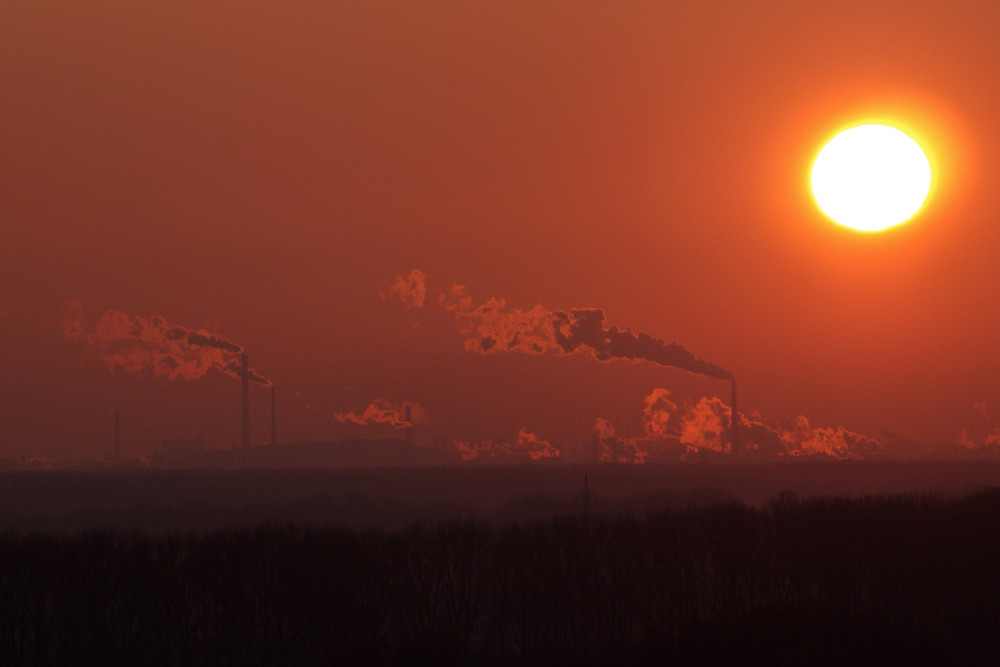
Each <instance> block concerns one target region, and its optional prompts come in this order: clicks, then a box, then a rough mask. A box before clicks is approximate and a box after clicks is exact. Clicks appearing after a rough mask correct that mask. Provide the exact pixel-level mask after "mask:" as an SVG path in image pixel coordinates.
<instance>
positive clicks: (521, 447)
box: [452, 428, 560, 461]
mask: <svg viewBox="0 0 1000 667" xmlns="http://www.w3.org/2000/svg"><path fill="white" fill-rule="evenodd" d="M452 447H453V448H454V449H455V451H457V452H458V454H459V456H461V457H462V460H463V461H484V460H496V459H501V458H517V457H524V456H527V457H528V458H530V459H531V460H532V461H540V460H541V459H555V458H559V455H560V452H559V450H558V449H557V448H555V447H553V446H552V444H551V443H550V442H548V441H547V440H544V439H542V438H540V437H538V436H537V435H535V434H534V433H531V432H529V431H526V430H525V429H523V428H522V429H521V430H520V431H518V433H517V441H516V442H501V441H496V440H475V441H466V440H453V441H452Z"/></svg>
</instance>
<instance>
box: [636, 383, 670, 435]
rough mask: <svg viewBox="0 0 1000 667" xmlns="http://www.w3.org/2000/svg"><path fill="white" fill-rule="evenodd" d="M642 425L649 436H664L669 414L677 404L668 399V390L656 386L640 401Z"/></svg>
mask: <svg viewBox="0 0 1000 667" xmlns="http://www.w3.org/2000/svg"><path fill="white" fill-rule="evenodd" d="M642 403H643V407H642V425H643V428H644V430H645V431H646V435H647V436H649V437H650V438H665V437H666V436H667V435H668V430H667V423H668V422H669V421H670V415H671V414H673V413H674V411H675V410H677V404H676V403H674V402H673V401H671V400H670V391H669V390H667V389H662V388H660V387H657V388H656V389H653V391H652V392H650V394H649V396H647V397H646V398H644V399H643V401H642Z"/></svg>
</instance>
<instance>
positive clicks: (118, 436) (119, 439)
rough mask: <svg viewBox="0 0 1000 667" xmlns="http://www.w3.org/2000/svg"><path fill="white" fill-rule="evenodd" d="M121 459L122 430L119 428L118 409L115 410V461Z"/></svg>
mask: <svg viewBox="0 0 1000 667" xmlns="http://www.w3.org/2000/svg"><path fill="white" fill-rule="evenodd" d="M121 460H122V432H121V428H119V422H118V410H115V461H121Z"/></svg>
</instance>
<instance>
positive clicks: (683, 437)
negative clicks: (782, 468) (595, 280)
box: [594, 388, 1000, 463]
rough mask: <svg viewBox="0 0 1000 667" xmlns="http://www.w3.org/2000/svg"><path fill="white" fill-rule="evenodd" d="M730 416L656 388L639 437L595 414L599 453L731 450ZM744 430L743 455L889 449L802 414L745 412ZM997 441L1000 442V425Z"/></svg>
mask: <svg viewBox="0 0 1000 667" xmlns="http://www.w3.org/2000/svg"><path fill="white" fill-rule="evenodd" d="M730 415H731V410H730V406H729V405H728V404H726V403H724V402H723V401H722V399H720V398H718V397H714V396H713V397H707V396H706V397H702V398H701V399H699V400H698V401H696V402H689V403H687V404H686V406H685V407H684V408H683V409H682V408H679V407H678V406H677V404H675V403H674V402H673V401H672V400H671V399H670V393H669V391H667V390H666V389H662V388H656V389H654V390H653V391H652V392H650V394H649V395H648V396H646V397H645V399H644V400H643V435H642V436H641V437H631V438H629V437H625V438H622V437H620V436H618V435H616V433H615V429H614V426H612V425H611V423H610V422H609V421H607V420H606V419H600V418H599V419H597V421H596V422H595V424H594V432H595V437H596V439H597V443H598V444H599V449H598V452H597V456H598V457H599V458H600V460H601V461H607V462H613V463H644V462H647V461H650V460H684V459H691V458H696V457H701V456H705V455H708V456H721V455H730V454H733V452H732V451H731V442H732V441H731V436H730V430H729V424H730V421H729V420H730ZM740 429H741V433H742V437H741V439H740V451H738V452H735V454H736V455H739V456H757V455H765V456H776V457H786V456H787V457H823V458H838V459H845V458H873V457H879V456H881V455H883V454H884V452H885V449H884V447H883V446H882V445H881V443H879V441H878V440H876V439H874V438H869V437H867V436H865V435H862V434H860V433H854V432H853V431H849V430H848V429H845V428H844V427H842V426H838V427H837V428H829V427H818V428H814V427H812V426H811V425H810V424H809V420H808V419H806V418H805V417H801V416H800V417H795V418H794V419H787V420H785V421H784V422H783V423H781V424H768V423H764V422H763V421H761V420H759V419H756V418H749V417H747V416H746V415H742V414H741V415H740ZM987 440H988V441H989V438H988V439H987ZM995 441H996V443H997V446H998V447H1000V430H998V432H997V435H996V438H995ZM976 446H980V445H979V444H978V443H976Z"/></svg>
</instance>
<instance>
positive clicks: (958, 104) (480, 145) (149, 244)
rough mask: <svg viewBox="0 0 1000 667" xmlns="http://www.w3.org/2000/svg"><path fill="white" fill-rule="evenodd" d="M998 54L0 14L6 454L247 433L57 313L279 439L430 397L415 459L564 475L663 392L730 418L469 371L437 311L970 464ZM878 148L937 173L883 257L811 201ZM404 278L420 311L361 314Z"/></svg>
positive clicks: (804, 5) (582, 383)
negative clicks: (262, 381)
mask: <svg viewBox="0 0 1000 667" xmlns="http://www.w3.org/2000/svg"><path fill="white" fill-rule="evenodd" d="M997 25H1000V5H997V4H996V3H994V2H955V3H941V2H913V1H907V2H902V1H899V2H837V3H819V2H802V1H801V0H796V1H795V2H761V3H741V2H705V1H700V2H690V3H686V2H682V3H664V2H648V3H640V2H614V3H610V2H609V3H594V2H539V3H511V2H464V1H463V2H400V1H398V0H396V1H393V2H375V1H372V2H350V3H349V2H310V3H304V2H281V3H277V2H272V3H247V2H229V1H227V0H219V1H213V2H209V3H204V2H180V1H177V2H160V3H146V2H133V1H128V2H126V1H125V0H112V1H101V0H97V1H94V2H87V3H79V2H57V1H47V2H28V1H21V0H11V1H8V2H3V3H0V253H2V255H0V327H2V328H0V341H2V343H3V345H2V346H0V372H2V374H3V377H2V380H0V382H2V384H0V456H20V455H22V454H28V455H40V456H63V455H73V456H96V455H102V454H106V453H107V452H108V451H110V448H111V442H112V439H111V438H112V433H113V431H112V427H111V424H112V423H113V422H112V416H111V415H112V414H113V410H114V409H121V410H122V421H123V429H124V435H125V436H126V442H127V443H128V446H129V447H130V448H131V449H132V450H133V451H136V452H142V453H146V454H148V453H151V452H152V450H153V449H154V448H155V447H156V445H157V443H158V442H159V441H161V440H163V439H166V438H171V437H177V436H186V435H203V436H204V437H205V438H206V439H207V440H208V441H209V442H210V444H212V445H213V446H224V445H228V444H229V442H231V441H234V440H238V439H239V432H240V431H239V429H240V418H239V401H240V399H239V382H238V381H236V380H233V379H232V378H231V377H229V376H227V375H225V374H223V373H221V372H218V371H215V370H210V371H209V372H208V373H206V374H205V375H204V376H203V377H201V378H199V379H193V380H189V381H184V380H168V379H165V378H163V377H154V376H153V375H152V374H151V373H149V372H148V371H146V372H137V373H131V374H130V373H126V372H123V371H122V370H121V369H119V370H117V371H115V372H114V373H111V372H109V370H108V368H107V366H106V365H105V364H103V363H101V362H100V361H99V360H98V359H97V358H96V357H95V356H94V353H93V350H92V349H88V348H90V347H92V346H88V344H87V343H86V341H85V340H79V339H78V340H67V339H66V337H65V336H64V333H63V323H64V319H63V318H64V313H65V312H66V308H67V304H76V305H77V306H79V311H78V312H79V313H82V315H83V317H84V323H85V328H86V332H85V336H84V337H85V338H86V336H87V335H88V334H89V332H90V331H92V330H93V328H94V327H95V326H96V324H97V322H98V318H99V317H100V315H101V314H102V313H104V312H105V311H108V310H113V311H120V312H123V313H127V314H128V315H133V316H142V317H146V318H148V317H151V316H154V315H157V316H161V317H163V318H165V321H166V322H168V323H170V324H172V325H181V326H184V327H187V328H190V329H204V330H207V331H211V332H214V333H217V334H219V335H221V336H224V337H225V338H227V339H229V340H232V341H235V342H237V343H238V344H239V345H241V346H243V347H245V348H246V349H247V351H248V352H249V354H250V355H251V359H252V362H253V365H254V366H255V368H257V370H258V371H260V372H261V373H263V374H264V375H266V376H268V377H269V378H271V379H272V380H273V381H274V382H275V385H276V387H277V392H278V394H277V395H278V402H279V406H280V408H281V414H280V419H281V420H282V421H281V423H280V426H279V430H280V431H281V433H282V438H283V439H287V440H292V439H303V440H324V439H332V438H337V437H343V436H347V435H360V434H368V435H371V436H372V437H376V436H382V435H385V434H386V433H387V432H388V427H368V428H364V427H360V426H352V425H344V424H340V423H339V422H338V421H337V420H336V419H335V418H333V417H332V413H334V412H343V411H348V410H362V409H364V408H365V406H367V405H368V404H369V403H370V402H371V401H373V400H376V399H387V400H389V401H390V402H393V403H398V402H400V401H404V400H407V401H416V402H419V403H420V405H421V406H422V408H423V410H424V411H425V412H426V415H427V421H426V423H425V424H424V425H423V426H422V429H423V431H422V432H423V433H424V434H426V435H427V436H428V437H429V436H430V435H431V434H433V435H448V436H453V437H459V438H475V437H492V438H515V437H517V433H518V431H519V429H527V430H528V431H530V432H532V433H537V434H539V436H540V437H544V438H546V439H547V440H551V441H553V442H560V443H571V442H576V441H580V440H585V439H587V438H589V437H590V433H591V431H592V429H593V425H594V421H595V419H596V418H598V417H600V418H605V419H608V420H611V421H612V422H615V423H618V424H621V423H623V421H624V420H625V419H631V420H634V421H635V422H638V420H639V418H640V415H641V412H642V407H643V398H644V396H646V395H647V394H649V393H650V391H651V390H652V389H654V388H656V387H662V388H665V389H668V390H669V391H670V392H671V395H672V397H673V399H674V400H675V401H676V402H678V403H681V402H683V401H685V400H697V399H698V398H700V397H702V396H713V395H718V396H720V397H722V398H724V399H727V398H728V391H729V389H728V385H727V384H726V383H725V382H722V381H719V380H712V379H708V378H700V377H694V376H690V375H688V374H686V373H684V372H683V371H678V370H674V369H667V368H663V367H658V366H655V365H652V364H629V363H625V362H621V363H611V364H601V363H598V362H597V361H595V360H594V359H592V358H585V357H582V356H571V357H559V356H555V355H542V356H531V355H525V354H517V353H509V354H490V355H480V354H477V353H475V352H470V351H467V350H465V349H464V347H463V345H464V341H465V336H464V335H463V334H462V333H461V331H460V330H459V329H460V326H459V322H457V321H456V319H455V317H454V316H453V315H452V313H450V312H448V311H447V310H445V309H442V308H439V307H438V306H437V305H436V304H437V295H438V294H439V293H440V292H442V291H445V290H447V289H449V288H450V287H451V285H453V284H455V283H460V284H463V285H465V286H466V288H467V290H468V294H469V296H470V297H471V298H472V299H473V301H474V302H476V303H480V302H483V301H486V300H487V299H489V298H490V297H498V298H504V299H506V303H507V305H508V306H509V307H514V308H520V309H529V308H531V307H533V306H535V305H536V304H538V303H542V304H544V305H545V307H547V308H551V309H570V308H575V307H596V308H603V309H604V311H605V314H606V317H607V322H608V323H609V324H614V325H617V326H619V327H622V328H631V329H632V330H633V331H644V332H648V333H649V334H651V335H653V336H656V337H658V338H662V339H664V340H666V341H668V342H676V343H679V344H680V345H682V346H684V347H685V348H687V349H688V350H690V351H691V352H693V353H694V354H695V355H696V356H697V357H700V358H703V359H705V360H706V361H708V362H711V363H715V364H718V365H720V366H722V367H723V368H726V369H728V370H729V371H731V372H732V373H733V374H734V375H735V376H736V378H737V379H738V381H739V384H740V408H741V410H743V411H745V412H748V413H749V412H753V411H757V412H759V413H760V415H761V417H762V418H763V419H765V420H767V419H770V420H778V419H781V418H782V417H784V416H786V415H789V416H797V415H804V416H806V417H808V419H809V421H810V423H812V424H814V425H826V426H837V425H843V426H845V427H846V428H849V429H852V430H854V431H858V432H861V433H865V434H869V435H873V436H879V435H880V433H881V432H882V430H883V429H885V430H888V431H892V432H894V433H896V434H898V435H900V436H902V437H907V438H913V439H916V440H919V441H921V442H922V441H924V440H928V441H934V442H937V441H952V440H955V439H956V438H957V437H958V434H959V432H960V431H961V429H963V428H964V429H967V430H968V432H969V433H970V434H971V435H973V436H975V437H978V438H980V439H982V438H983V437H985V436H986V434H988V433H990V432H992V431H993V429H994V428H995V427H996V426H998V425H1000V386H998V382H997V377H998V371H1000V345H998V342H1000V311H998V306H997V303H996V301H997V295H998V290H1000V262H998V261H997V257H998V254H1000V252H998V251H1000V230H998V229H997V211H998V209H1000V207H998V201H997V200H998V198H1000V189H998V188H996V187H995V186H994V184H993V183H992V181H993V180H994V178H995V173H996V162H997V160H998V159H1000V132H998V130H1000V124H998V122H997V120H996V110H997V108H1000V99H997V98H998V95H1000V93H998V92H997V91H998V90H1000V85H998V74H997V68H996V63H998V62H1000V42H998V41H997V40H996V36H995V28H996V26H997ZM868 119H881V120H884V121H891V122H896V123H898V124H899V125H900V126H902V127H906V128H907V129H910V130H911V132H912V133H913V135H914V137H915V138H917V139H918V140H919V141H921V142H923V143H924V145H925V148H926V149H927V150H928V152H929V153H930V154H931V157H932V161H933V162H934V164H935V168H936V169H937V171H936V172H935V176H934V178H935V189H934V191H933V193H932V197H931V199H930V201H929V202H928V204H927V206H926V208H925V210H924V212H922V213H921V214H920V215H919V216H918V217H917V218H915V219H914V220H913V221H912V222H911V223H909V224H907V225H904V226H902V227H900V228H898V229H896V230H893V231H890V232H887V233H883V234H880V235H862V234H858V233H854V232H851V231H850V230H847V229H844V228H841V227H837V226H835V225H833V224H831V223H830V222H828V221H827V220H826V219H825V218H824V217H823V216H822V215H821V214H820V213H819V212H818V211H817V210H816V209H815V206H814V205H813V204H812V201H811V197H810V194H809V191H808V188H807V183H808V172H809V166H810V164H811V160H812V158H813V157H814V155H815V154H816V152H817V151H818V150H819V148H820V147H821V146H822V143H823V142H824V141H825V140H826V139H827V138H829V137H830V136H831V135H832V134H833V133H834V132H835V131H836V130H837V129H838V128H840V127H842V126H844V125H848V124H852V123H855V122H858V121H861V120H868ZM414 268H418V269H421V270H422V271H424V272H425V273H426V275H427V290H428V293H427V304H426V305H425V306H424V308H421V309H416V308H413V309H408V308H405V307H403V305H402V304H401V303H399V302H398V301H394V300H393V299H385V300H383V299H381V298H380V297H379V291H380V290H382V291H385V288H386V281H387V280H390V279H392V278H393V277H394V276H396V275H398V274H408V273H409V272H410V270H411V269H414ZM73 307H76V306H73ZM267 399H268V394H267V392H266V391H265V390H263V389H255V392H254V399H253V400H254V404H255V413H254V414H255V416H254V423H253V426H254V441H255V442H263V441H265V440H266V439H267V437H268V424H267V419H266V416H265V415H266V404H267ZM977 404H978V407H976V405H977ZM619 428H621V427H620V426H619ZM380 429H385V430H380Z"/></svg>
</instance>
